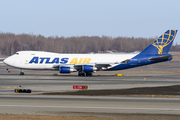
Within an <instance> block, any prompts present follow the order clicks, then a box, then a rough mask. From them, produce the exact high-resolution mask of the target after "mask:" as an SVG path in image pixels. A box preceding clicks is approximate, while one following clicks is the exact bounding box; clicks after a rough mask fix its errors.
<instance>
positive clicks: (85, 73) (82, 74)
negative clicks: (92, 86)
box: [78, 71, 93, 76]
mask: <svg viewBox="0 0 180 120" xmlns="http://www.w3.org/2000/svg"><path fill="white" fill-rule="evenodd" d="M92 75H93V74H92V72H82V71H80V72H79V73H78V76H92Z"/></svg>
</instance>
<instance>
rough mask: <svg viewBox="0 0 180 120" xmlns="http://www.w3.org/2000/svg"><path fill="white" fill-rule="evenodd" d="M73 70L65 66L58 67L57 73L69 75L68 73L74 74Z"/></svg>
mask: <svg viewBox="0 0 180 120" xmlns="http://www.w3.org/2000/svg"><path fill="white" fill-rule="evenodd" d="M74 71H75V70H74V69H73V68H71V67H67V66H60V67H59V72H60V73H70V72H74Z"/></svg>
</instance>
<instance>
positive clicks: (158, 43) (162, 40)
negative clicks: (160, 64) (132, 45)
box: [152, 30, 176, 55]
mask: <svg viewBox="0 0 180 120" xmlns="http://www.w3.org/2000/svg"><path fill="white" fill-rule="evenodd" d="M175 35H176V30H168V31H167V32H165V33H164V34H162V36H161V37H159V38H157V39H156V40H155V41H154V42H153V43H152V45H153V46H155V47H156V48H157V49H158V54H160V55H162V52H163V48H164V47H165V46H167V45H169V44H170V43H171V42H172V41H173V40H174V37H175Z"/></svg>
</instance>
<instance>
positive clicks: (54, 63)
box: [3, 30, 177, 76]
mask: <svg viewBox="0 0 180 120" xmlns="http://www.w3.org/2000/svg"><path fill="white" fill-rule="evenodd" d="M176 33H177V30H167V31H166V32H165V33H164V34H162V35H161V36H160V37H159V38H157V39H156V40H155V41H154V42H153V43H152V44H150V45H149V46H148V47H147V48H146V49H144V50H143V51H142V52H141V53H139V54H118V55H117V54H59V53H52V52H41V51H19V52H16V53H15V54H14V55H12V56H10V57H8V58H6V59H5V60H4V61H3V62H4V63H5V64H6V65H8V66H11V67H15V68H18V69H20V70H21V72H20V74H21V75H24V72H23V70H56V71H59V72H60V73H71V72H78V75H79V76H92V73H93V72H95V71H107V72H108V71H113V70H123V69H129V68H134V67H138V66H143V65H149V64H154V63H159V62H165V61H169V60H171V59H172V55H171V54H168V52H169V49H170V47H171V45H172V43H173V40H174V38H175V36H176Z"/></svg>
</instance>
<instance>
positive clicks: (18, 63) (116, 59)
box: [4, 51, 137, 70]
mask: <svg viewBox="0 0 180 120" xmlns="http://www.w3.org/2000/svg"><path fill="white" fill-rule="evenodd" d="M135 55H137V54H59V53H51V52H39V51H20V52H17V53H15V54H14V55H12V56H10V57H8V58H6V59H5V60H4V63H5V64H7V65H9V66H12V67H15V68H20V69H32V70H34V69H37V70H55V67H54V66H56V65H62V66H64V65H74V64H97V63H98V64H99V63H102V64H106V63H112V64H113V63H121V62H122V61H124V60H127V59H131V58H132V57H134V56H135Z"/></svg>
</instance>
